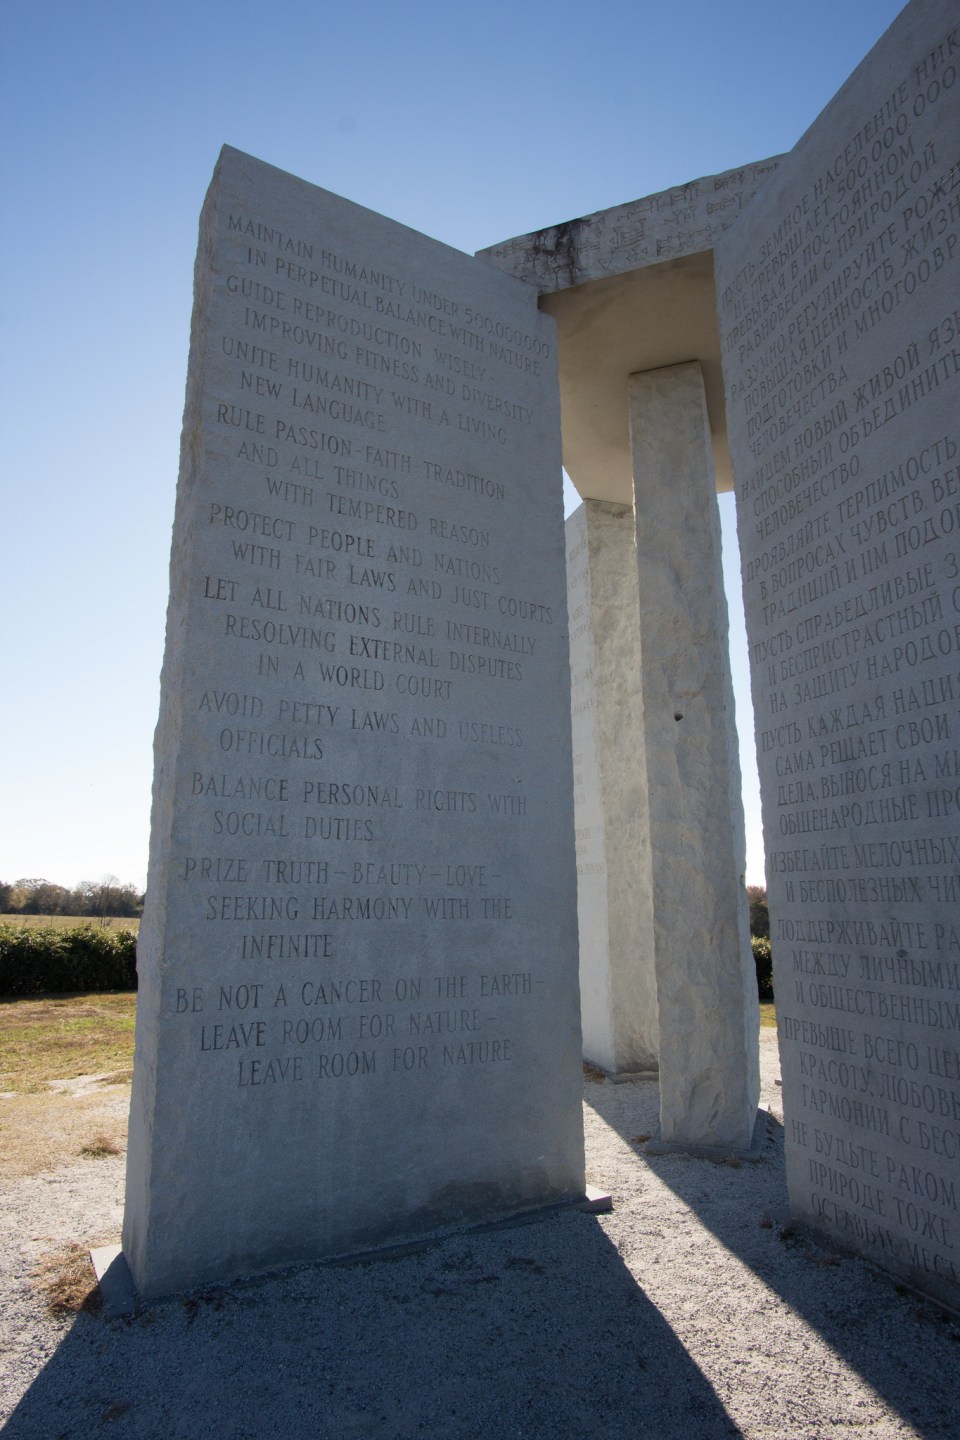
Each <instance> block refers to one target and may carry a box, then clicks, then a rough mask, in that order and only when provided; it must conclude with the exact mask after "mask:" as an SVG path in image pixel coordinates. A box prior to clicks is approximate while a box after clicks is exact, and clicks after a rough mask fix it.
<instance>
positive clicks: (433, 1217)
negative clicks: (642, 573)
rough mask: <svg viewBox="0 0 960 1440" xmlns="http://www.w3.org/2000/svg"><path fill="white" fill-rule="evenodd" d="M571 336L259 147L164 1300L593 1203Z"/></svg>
mask: <svg viewBox="0 0 960 1440" xmlns="http://www.w3.org/2000/svg"><path fill="white" fill-rule="evenodd" d="M559 475H560V454H559V417H558V402H557V391H556V353H555V339H554V334H553V323H552V321H550V320H549V319H547V318H546V317H544V316H541V315H540V314H539V313H538V310H537V302H536V292H535V291H534V290H533V289H532V288H531V287H528V286H526V285H524V284H522V283H521V282H520V281H518V280H515V279H513V278H512V277H509V276H506V275H504V274H502V273H501V272H499V271H495V270H493V269H492V268H490V267H489V266H487V265H484V264H482V263H480V262H478V261H475V260H473V259H471V258H470V257H468V256H465V255H462V254H460V253H459V252H457V251H453V250H450V249H448V248H446V247H445V246H442V245H440V244H438V243H437V242H435V241H432V240H429V239H427V238H426V237H424V236H421V235H419V234H416V233H415V232H413V231H410V230H406V229H404V228H403V227H401V226H399V225H396V224H394V223H393V222H391V221H388V220H386V219H384V218H383V217H382V216H379V215H375V214H372V213H371V212H369V211H366V210H363V209H361V208H360V207H358V206H356V205H353V204H351V203H349V202H348V201H345V200H342V199H340V198H339V197H337V196H334V195H331V194H329V193H327V192H325V191H323V190H320V189H317V188H316V187H314V186H312V185H308V184H306V183H305V182H303V181H301V180H298V179H296V178H294V177H292V176H290V175H286V174H284V173H283V172H281V171H278V170H276V169H273V168H272V167H270V166H268V165H265V164H263V163H261V162H260V161H258V160H254V159H252V158H251V157H249V156H246V155H243V154H241V153H240V152H238V151H235V150H231V149H225V150H224V151H223V153H222V155H221V157H220V161H219V163H218V166H217V170H216V174H215V176H214V180H213V183H212V185H211V188H210V191H209V194H208V196H207V200H206V204H205V207H204V211H203V216H202V219H201V228H200V245H199V251H198V259H197V268H196V299H195V309H194V320H193V332H192V340H191V353H190V369H189V380H188V388H187V403H186V413H185V421H184V432H183V450H182V467H181V476H180V484H179V489H178V500H177V512H176V520H175V529H174V538H173V557H172V567H171V600H170V609H169V615H168V627H167V650H166V657H165V662H164V672H163V683H162V699H161V714H160V721H159V725H158V730H157V740H156V778H155V788H154V808H153V833H152V844H151V861H150V873H149V883H148V902H147V912H146V914H145V916H144V922H143V928H142V930H141V944H140V1001H139V1006H138V1021H137V1026H138V1028H137V1053H136V1065H135V1081H134V1092H133V1101H132V1111H131V1125H130V1149H129V1163H128V1179H127V1206H126V1216H125V1222H124V1239H123V1246H124V1253H125V1255H126V1257H127V1259H128V1261H129V1263H130V1266H131V1268H132V1270H133V1273H134V1276H135V1278H136V1280H137V1283H138V1285H139V1286H140V1288H141V1290H142V1292H143V1293H144V1294H146V1295H151V1294H154V1295H155V1294H162V1293H166V1292H170V1291H173V1290H176V1289H180V1288H183V1287H184V1286H186V1285H189V1284H195V1283H200V1282H205V1281H208V1280H215V1279H226V1278H228V1277H229V1276H231V1275H236V1274H240V1273H253V1272H256V1271H258V1270H264V1269H266V1268H268V1267H270V1266H275V1265H276V1264H278V1263H285V1262H287V1261H291V1260H298V1259H307V1258H311V1257H318V1256H324V1255H331V1254H334V1253H342V1252H345V1251H349V1250H357V1249H361V1248H363V1247H367V1246H376V1245H378V1244H380V1243H383V1242H384V1241H388V1240H396V1239H397V1238H398V1237H399V1236H402V1235H405V1234H411V1233H420V1232H423V1231H426V1230H434V1229H436V1228H437V1227H442V1226H448V1225H457V1224H461V1223H464V1222H467V1221H473V1220H476V1219H482V1218H489V1217H491V1216H496V1215H501V1214H505V1213H512V1212H516V1211H522V1210H525V1209H529V1208H531V1207H536V1206H539V1205H543V1204H547V1203H551V1202H555V1201H563V1200H566V1199H570V1198H572V1197H574V1196H576V1195H577V1194H581V1193H582V1190H583V1149H582V1125H581V1119H580V1111H579V1087H580V1073H579V1072H580V1030H579V1018H578V1008H577V979H576V965H577V957H576V908H575V905H576V902H575V868H574V866H575V862H574V840H573V817H572V796H571V788H572V787H571V758H570V717H569V668H568V659H567V627H566V610H565V600H564V578H563V577H564V534H563V517H562V503H561V489H560V483H559Z"/></svg>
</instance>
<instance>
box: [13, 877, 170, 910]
mask: <svg viewBox="0 0 960 1440" xmlns="http://www.w3.org/2000/svg"><path fill="white" fill-rule="evenodd" d="M0 914H3V915H86V916H89V917H90V918H98V919H101V920H103V919H105V918H106V917H107V916H108V915H109V916H130V917H135V916H139V915H142V914H143V892H142V891H140V890H138V889H137V887H136V885H125V884H122V883H121V881H120V880H118V879H117V877H116V875H104V877H103V879H102V880H81V881H80V883H79V884H78V885H74V887H73V889H72V890H68V889H67V887H66V885H57V884H55V883H54V882H53V881H52V880H42V879H39V878H37V877H26V876H24V877H23V878H21V879H20V880H14V881H13V882H12V884H11V883H8V882H7V881H6V880H0Z"/></svg>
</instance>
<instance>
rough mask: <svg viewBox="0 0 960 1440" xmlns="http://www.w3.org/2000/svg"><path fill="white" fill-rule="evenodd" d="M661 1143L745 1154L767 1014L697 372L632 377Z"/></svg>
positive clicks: (694, 368)
mask: <svg viewBox="0 0 960 1440" xmlns="http://www.w3.org/2000/svg"><path fill="white" fill-rule="evenodd" d="M629 401H630V432H631V446H632V455H633V475H634V494H635V516H636V539H637V573H638V577H639V597H638V598H639V624H640V646H639V649H640V656H641V670H640V674H641V690H642V707H643V727H644V747H643V763H645V765H646V790H647V797H648V802H647V803H648V810H649V825H650V856H651V889H652V904H653V944H654V953H655V971H656V984H657V1002H658V1010H659V1031H660V1046H659V1048H660V1107H661V1114H660V1119H661V1138H662V1140H664V1141H666V1142H672V1143H675V1144H681V1145H695V1146H704V1145H705V1146H711V1147H730V1148H731V1149H746V1148H749V1146H750V1142H751V1137H752V1133H753V1127H754V1123H755V1120H756V1113H757V1101H758V1099H759V1088H760V1087H759V1015H758V1007H757V986H756V978H755V970H754V965H753V958H752V955H751V950H750V933H749V919H748V910H747V900H746V892H745V890H744V883H743V874H744V864H745V860H744V854H745V844H744V830H743V807H742V801H741V798H740V762H739V754H738V747H737V733H736V724H735V720H734V708H733V688H732V684H731V680H730V662H729V647H728V634H727V605H726V599H725V596H724V592H723V574H722V569H721V556H720V518H719V513H718V510H717V501H716V483H715V478H714V469H713V458H712V453H711V445H710V430H709V424H708V420H707V411H706V403H705V399H704V390H703V379H702V376H701V372H700V366H699V365H698V364H697V363H695V362H693V363H690V364H685V365H673V366H669V367H667V368H665V369H661V370H651V371H645V372H643V373H639V374H634V375H631V376H630V379H629Z"/></svg>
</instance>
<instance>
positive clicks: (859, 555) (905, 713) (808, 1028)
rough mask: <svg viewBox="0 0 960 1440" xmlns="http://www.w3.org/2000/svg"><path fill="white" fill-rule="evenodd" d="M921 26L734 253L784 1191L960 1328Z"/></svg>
mask: <svg viewBox="0 0 960 1440" xmlns="http://www.w3.org/2000/svg"><path fill="white" fill-rule="evenodd" d="M957 19H958V17H957V8H956V5H955V3H953V0H914V3H912V4H910V5H908V6H907V8H906V9H905V10H904V11H903V13H902V14H901V15H900V17H899V18H898V20H897V21H896V22H895V23H894V25H893V26H892V27H891V29H890V30H889V31H888V32H887V33H886V35H885V36H884V37H883V38H882V39H881V40H880V42H879V43H878V45H877V46H876V47H875V49H874V50H873V51H872V52H871V53H870V55H868V56H867V58H866V59H865V60H864V62H863V63H862V65H861V66H860V67H859V68H858V69H857V70H856V71H855V73H854V74H853V75H852V76H851V78H850V80H849V81H848V82H847V84H846V85H844V87H843V88H842V90H841V91H840V92H839V93H838V94H837V96H836V97H835V99H834V100H833V101H832V102H831V104H830V105H829V106H828V107H827V109H826V110H825V111H824V112H823V114H822V115H821V116H820V117H819V119H818V120H817V121H816V122H815V124H814V125H813V126H812V127H811V129H810V130H809V131H808V133H807V134H806V135H805V136H804V137H803V139H802V140H801V141H800V143H799V144H798V145H797V147H796V149H795V150H794V151H793V152H792V154H791V155H790V156H789V157H787V158H786V159H784V160H783V161H782V162H781V164H780V166H779V167H778V169H777V171H776V174H775V175H774V176H773V177H772V179H771V180H770V182H769V184H768V185H767V187H766V188H765V190H764V191H763V192H762V193H761V194H760V195H759V196H757V198H756V199H755V200H754V201H753V203H752V205H751V206H750V207H749V208H748V209H747V210H746V211H745V212H744V214H743V216H742V217H741V219H740V220H739V221H738V222H737V223H736V224H735V225H734V226H733V227H732V228H731V229H730V231H729V232H728V233H727V234H726V235H725V236H723V237H722V238H721V239H720V241H719V242H718V245H717V251H716V270H717V291H718V295H719V303H720V316H721V327H722V332H723V353H724V366H725V372H726V382H727V418H728V425H729V434H730V443H731V451H732V454H733V456H734V467H735V472H736V475H737V487H736V488H737V505H738V517H739V532H740V546H741V556H742V565H743V579H744V596H745V601H746V611H747V626H748V633H749V639H750V651H751V665H752V680H753V693H754V705H755V710H756V724H757V742H758V752H759V761H760V778H761V786H762V790H763V816H764V834H765V843H766V853H767V873H768V883H769V894H770V913H771V921H772V929H771V935H772V941H773V954H774V967H775V985H776V993H777V1008H778V1014H779V1023H780V1041H781V1049H782V1059H783V1086H784V1106H785V1111H786V1138H787V1172H788V1179H789V1185H790V1195H791V1204H792V1206H793V1208H794V1210H795V1212H796V1213H797V1215H799V1216H800V1217H802V1218H803V1219H804V1220H808V1221H810V1222H811V1223H814V1224H815V1225H817V1226H818V1227H819V1228H820V1229H821V1230H822V1231H824V1232H827V1233H828V1234H830V1235H831V1236H833V1237H835V1238H836V1239H838V1240H840V1241H842V1242H843V1243H844V1244H847V1245H851V1246H854V1247H856V1248H857V1249H859V1250H861V1251H862V1252H863V1253H864V1254H865V1255H868V1256H870V1257H871V1258H873V1259H875V1260H877V1261H878V1262H880V1263H881V1264H883V1265H884V1266H886V1267H887V1268H889V1269H891V1270H893V1271H895V1272H897V1273H899V1274H901V1275H903V1276H905V1277H906V1278H907V1279H909V1280H910V1281H911V1282H913V1283H915V1284H916V1285H918V1286H919V1287H921V1288H923V1289H925V1290H927V1291H928V1292H929V1293H931V1294H934V1295H936V1296H938V1297H939V1298H941V1299H943V1300H945V1301H947V1302H949V1303H951V1304H953V1305H954V1306H956V1305H958V1303H960V1260H958V1255H960V1202H958V1180H960V1167H958V1160H960V923H958V915H957V901H958V899H960V874H958V871H960V866H958V860H960V850H958V825H957V818H958V814H960V789H958V782H960V750H958V749H957V745H958V738H960V718H958V709H957V699H958V695H960V666H958V657H960V623H958V620H960V588H958V581H960V546H958V537H960V504H958V500H960V468H958V461H960V385H958V379H957V376H958V371H960V349H958V344H957V341H958V336H960V313H958V310H957V299H958V295H960V166H958V148H960V84H958V83H957V74H958V67H960V28H958V25H957Z"/></svg>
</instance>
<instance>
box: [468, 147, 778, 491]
mask: <svg viewBox="0 0 960 1440" xmlns="http://www.w3.org/2000/svg"><path fill="white" fill-rule="evenodd" d="M777 163H778V162H777V160H776V159H772V160H761V161H758V162H756V163H755V164H751V165H743V166H741V167H740V168H739V169H737V170H728V171H726V172H725V173H724V174H722V175H710V176H707V177H705V178H704V179H700V180H692V181H690V182H689V183H688V184H686V185H678V186H676V187H675V188H674V189H672V190H666V191H663V192H662V193H661V194H658V195H647V196H645V197H644V198H643V199H641V200H633V201H631V202H630V203H629V204H627V205H618V206H615V207H614V208H613V209H612V210H601V211H599V212H598V213H597V214H595V215H587V216H585V217H584V218H582V219H580V220H571V221H569V222H567V223H565V224H563V225H556V226H551V227H549V228H548V229H546V230H538V231H536V232H535V233H534V234H532V235H519V236H517V237H516V238H515V239H513V240H506V241H504V242H503V244H501V245H493V246H491V247H490V248H489V249H488V250H481V251H480V252H479V255H480V258H481V259H484V260H489V261H490V262H491V264H494V265H497V266H499V267H500V268H501V269H503V270H506V271H507V272H508V274H511V275H516V276H518V278H520V279H521V280H527V281H530V282H531V283H532V284H535V285H537V286H538V287H539V289H540V291H541V294H542V299H541V308H542V309H543V310H545V311H546V313H547V314H548V315H552V316H553V317H554V319H555V320H556V322H557V343H558V348H559V358H560V403H561V413H562V421H563V463H564V465H565V467H566V469H567V472H568V473H569V475H570V478H571V480H572V481H573V483H574V485H575V486H576V487H577V490H578V491H579V493H580V494H581V495H582V496H583V497H584V499H592V500H609V501H610V502H611V503H612V504H616V505H631V504H632V503H633V470H632V466H631V460H630V433H629V427H628V424H627V406H626V404H625V402H624V393H623V392H624V387H625V386H626V382H627V376H628V375H633V374H635V373H636V372H637V371H639V370H655V369H659V368H661V367H663V366H667V365H677V364H680V363H682V362H683V361H687V360H694V359H695V360H699V362H700V366H701V369H702V371H703V378H704V384H705V386H706V394H707V411H708V414H709V416H710V427H711V435H712V440H713V464H714V471H715V474H716V483H717V489H718V490H732V489H733V477H732V474H731V470H730V459H729V453H728V450H727V437H726V420H725V415H724V405H723V374H722V370H721V363H720V335H719V331H718V329H717V309H716V296H715V293H714V286H713V255H712V253H711V247H712V245H713V244H714V243H715V242H716V240H717V239H718V238H719V236H720V235H721V234H722V233H723V231H724V230H725V229H726V228H727V227H728V226H729V225H730V224H731V223H732V222H733V220H734V219H735V218H736V216H737V215H739V214H740V212H741V210H742V209H743V208H744V206H746V205H747V204H748V203H749V201H750V199H751V198H752V196H753V195H754V194H755V193H756V191H757V190H758V189H759V188H760V187H761V185H762V184H763V183H764V181H765V180H766V179H767V178H768V177H769V176H770V175H771V174H772V173H773V172H774V170H775V169H776V166H777Z"/></svg>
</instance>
